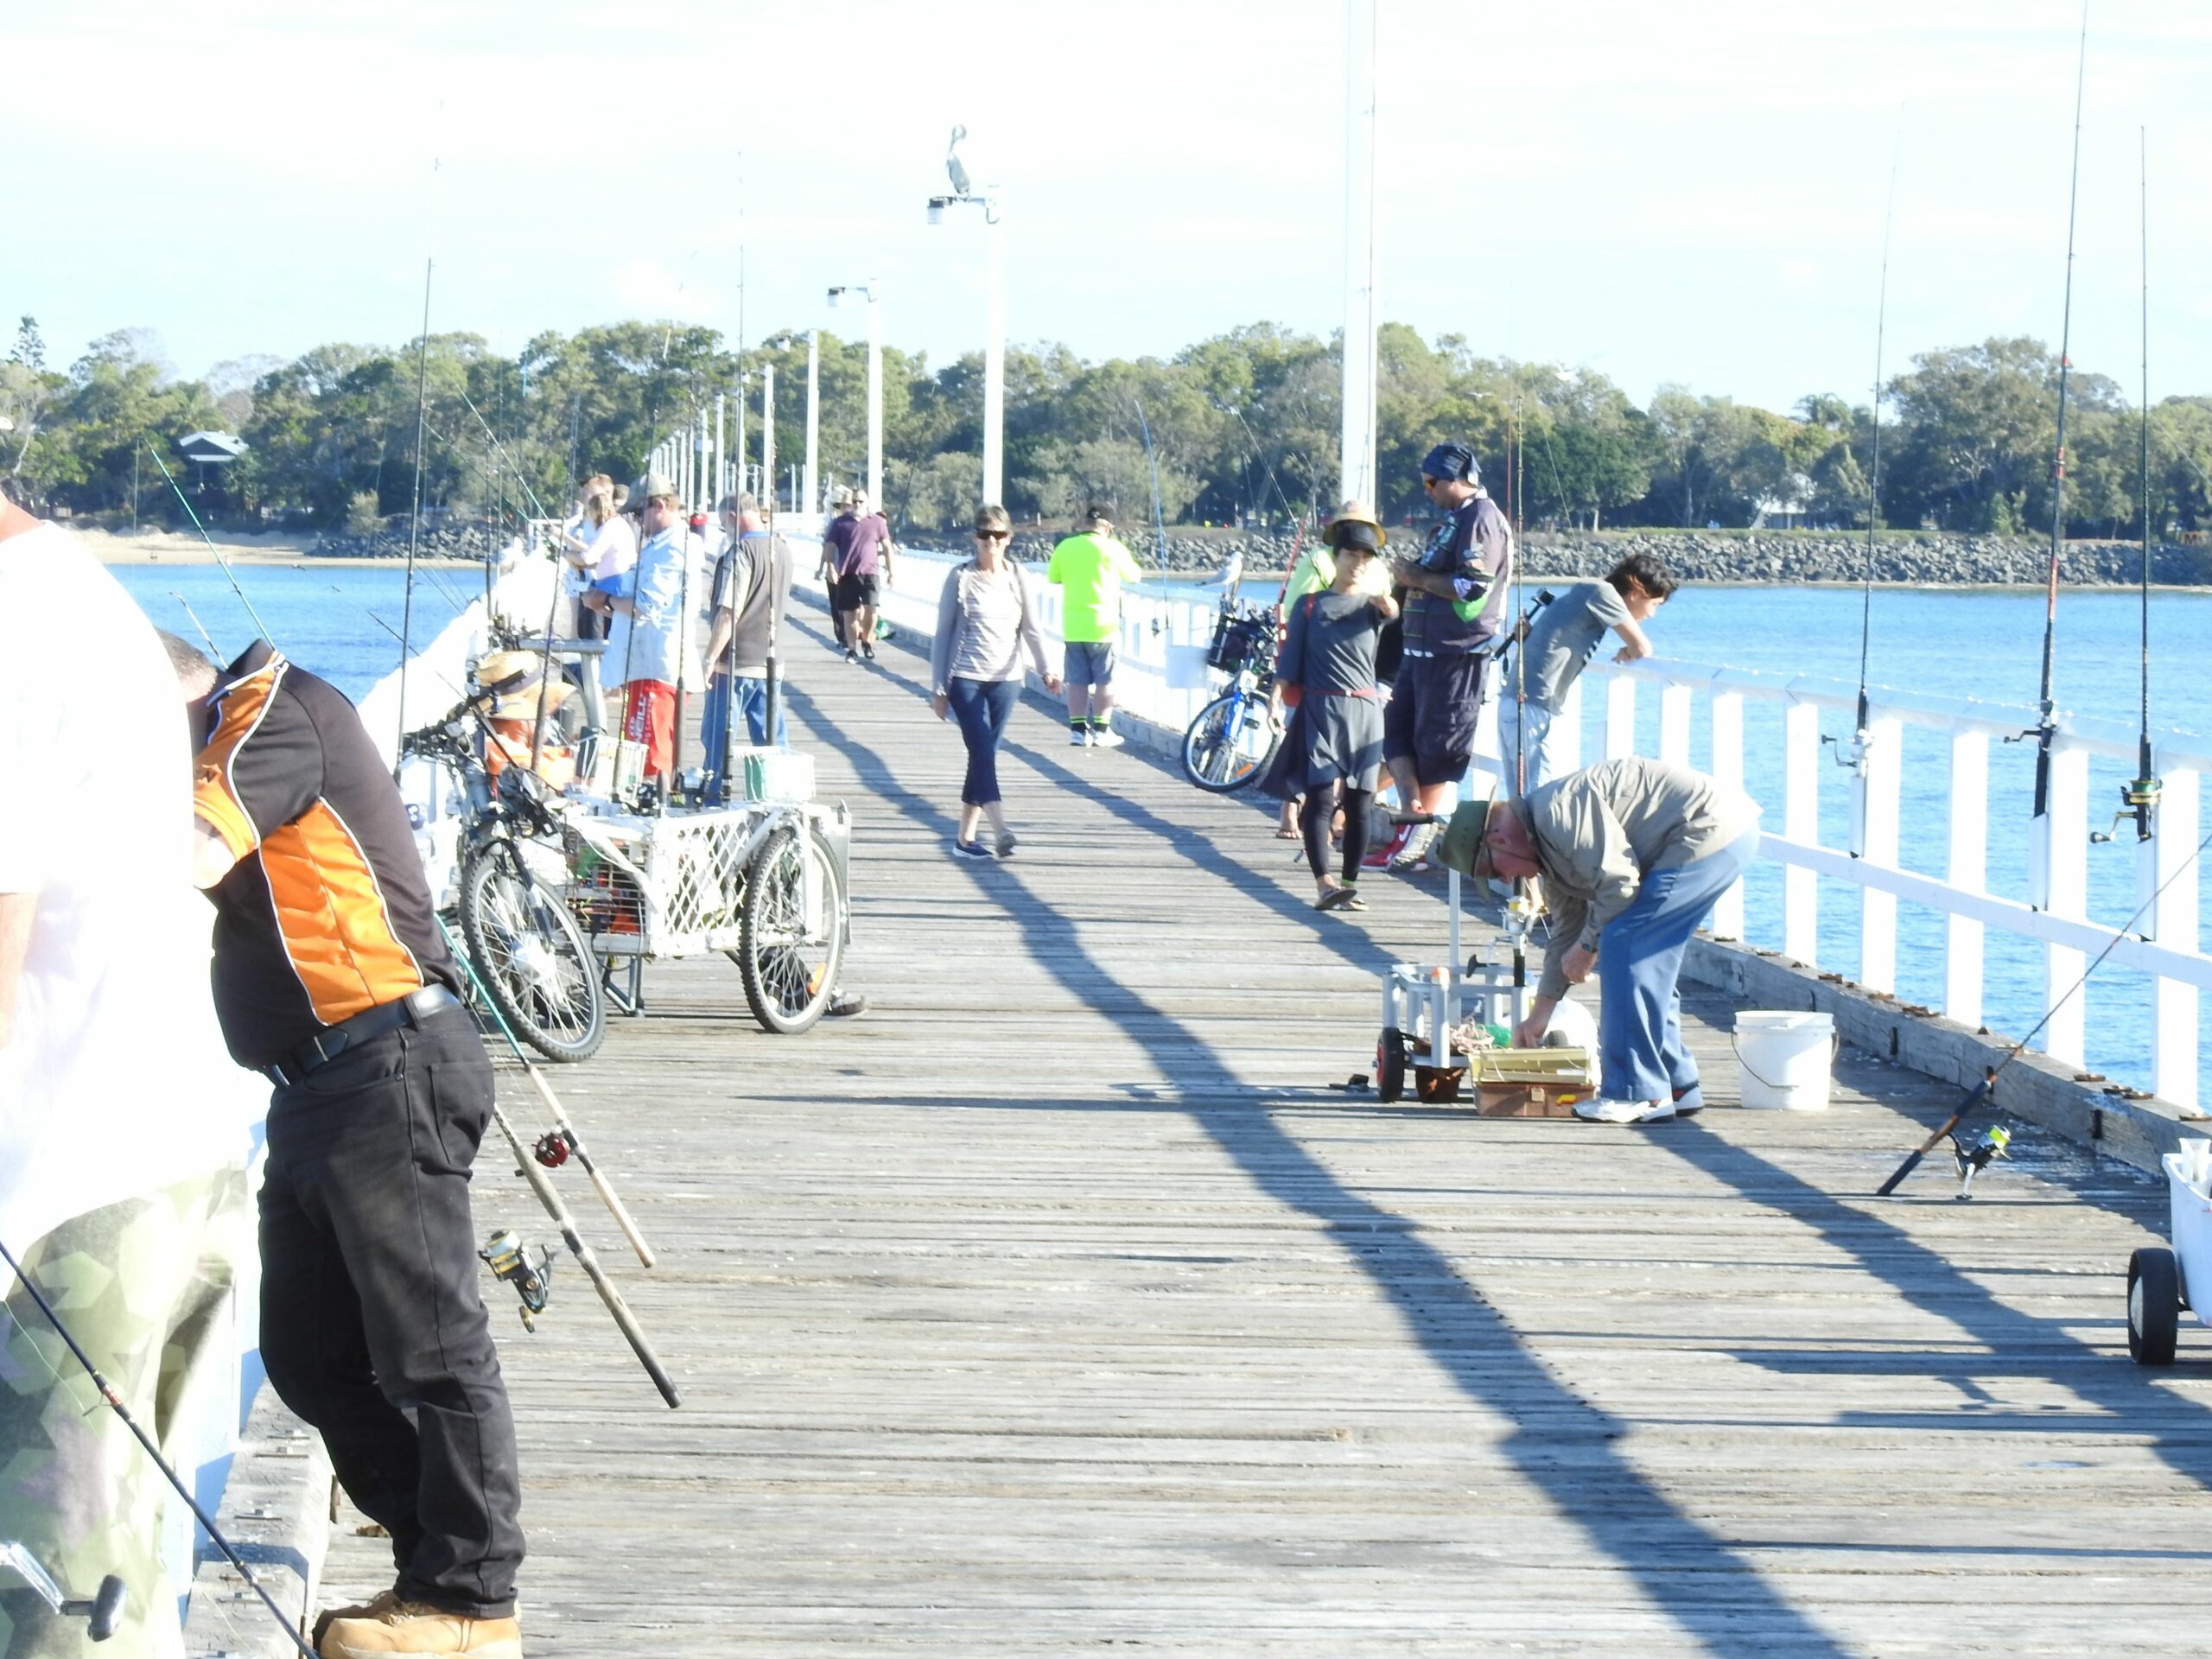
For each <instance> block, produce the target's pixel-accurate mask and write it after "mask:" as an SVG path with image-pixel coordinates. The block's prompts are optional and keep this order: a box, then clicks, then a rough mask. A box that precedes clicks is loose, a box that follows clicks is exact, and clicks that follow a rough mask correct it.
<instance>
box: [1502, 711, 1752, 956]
mask: <svg viewBox="0 0 2212 1659" xmlns="http://www.w3.org/2000/svg"><path fill="white" fill-rule="evenodd" d="M1518 810H1519V811H1520V813H1521V815H1522V822H1523V823H1526V824H1527V825H1528V827H1529V835H1530V836H1533V837H1534V838H1535V843H1536V862H1537V864H1538V865H1539V866H1540V867H1541V870H1542V872H1543V880H1544V903H1545V904H1546V906H1548V908H1549V909H1550V911H1551V914H1552V942H1551V946H1550V949H1549V950H1547V951H1546V952H1545V955H1544V976H1543V982H1542V983H1541V984H1540V985H1539V986H1538V987H1537V988H1536V989H1537V995H1541V996H1548V997H1553V998H1558V997H1561V996H1564V995H1567V973H1566V970H1565V968H1564V967H1563V965H1562V964H1563V963H1565V961H1566V958H1567V951H1568V950H1570V949H1572V948H1573V946H1575V945H1578V944H1579V945H1580V946H1581V947H1582V948H1583V949H1584V950H1596V949H1597V948H1598V936H1599V934H1600V933H1603V932H1604V931H1605V924H1606V923H1608V922H1610V921H1611V920H1612V919H1613V918H1614V917H1616V916H1618V915H1619V914H1620V913H1621V912H1623V911H1624V910H1626V909H1627V908H1628V907H1629V906H1630V905H1632V904H1634V903H1635V902H1636V896H1637V893H1638V892H1640V891H1641V890H1642V888H1643V878H1644V876H1645V875H1646V874H1649V872H1651V871H1653V870H1667V869H1673V868H1675V867H1676V866H1677V865H1682V864H1694V863H1695V862H1697V861H1698V860H1699V859H1700V858H1703V857H1705V856H1707V855H1708V854H1712V853H1717V852H1719V851H1720V850H1721V849H1723V848H1725V847H1727V846H1730V845H1732V843H1733V842H1736V841H1738V840H1739V839H1740V838H1741V837H1742V836H1744V835H1745V833H1747V832H1748V831H1750V830H1753V829H1758V823H1759V808H1758V802H1756V801H1754V800H1752V799H1751V797H1750V796H1748V795H1745V794H1744V793H1743V792H1742V791H1739V790H1734V789H1727V788H1724V787H1722V786H1721V785H1719V784H1717V783H1715V782H1714V781H1713V779H1710V778H1708V777H1707V776H1706V775H1705V774H1704V773H1703V772H1692V771H1691V770H1690V769H1689V768H1688V767H1687V766H1667V765H1665V764H1663V763H1662V762H1660V761H1657V760H1646V759H1645V758H1644V757H1643V756H1642V755H1630V756H1628V757H1626V758H1625V759H1623V760H1602V761H1600V762H1599V763H1598V764H1597V765H1596V766H1590V767H1587V768H1586V769H1585V770H1583V771H1581V772H1569V773H1568V774H1567V776H1566V777H1564V778H1561V779H1558V780H1557V781H1555V782H1554V783H1548V784H1544V785H1540V786H1539V787H1537V788H1535V789H1532V790H1530V791H1529V795H1528V798H1527V799H1526V800H1525V801H1523V802H1522V804H1521V805H1520V807H1519V809H1518Z"/></svg>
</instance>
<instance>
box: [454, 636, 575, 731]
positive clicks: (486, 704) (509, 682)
mask: <svg viewBox="0 0 2212 1659" xmlns="http://www.w3.org/2000/svg"><path fill="white" fill-rule="evenodd" d="M476 683H477V684H479V685H480V686H481V687H483V688H484V695H483V696H480V697H479V698H478V699H477V702H478V705H479V706H480V707H482V708H483V709H484V713H485V718H486V719H487V720H535V719H537V709H538V703H539V701H540V699H541V696H542V698H543V702H544V705H545V712H546V713H547V714H549V715H550V714H552V713H553V712H554V711H555V710H556V709H559V708H560V707H561V705H562V704H563V703H564V702H568V700H569V693H570V690H571V688H570V687H569V683H568V682H567V681H566V680H562V679H556V680H554V681H552V682H551V683H548V682H547V681H546V678H545V659H544V658H543V657H540V656H539V655H537V652H529V651H495V652H493V653H492V654H491V655H490V656H489V657H486V658H484V660H483V661H482V662H480V663H479V664H476Z"/></svg>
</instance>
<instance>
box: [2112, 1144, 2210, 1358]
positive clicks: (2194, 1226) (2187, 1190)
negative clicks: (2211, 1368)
mask: <svg viewBox="0 0 2212 1659" xmlns="http://www.w3.org/2000/svg"><path fill="white" fill-rule="evenodd" d="M2158 1162H2159V1164H2160V1166H2162V1167H2163V1168H2164V1171H2165V1174H2166V1199H2167V1203H2168V1205H2169V1207H2170V1210H2171V1222H2172V1231H2171V1235H2170V1236H2171V1238H2172V1239H2173V1248H2172V1249H2166V1248H2165V1247H2164V1246H2163V1245H2156V1244H2153V1245H2146V1246H2145V1247H2144V1248H2143V1249H2139V1250H2138V1251H2136V1252H2135V1254H2134V1255H2132V1256H2130V1257H2128V1259H2127V1351H2128V1354H2129V1356H2130V1357H2132V1358H2133V1360H2134V1361H2135V1363H2137V1364H2139V1365H2171V1364H2172V1363H2174V1349H2175V1346H2176V1344H2177V1343H2178V1341H2179V1340H2180V1336H2181V1315H2182V1312H2183V1309H2188V1310H2189V1311H2190V1312H2192V1313H2195V1314H2196V1317H2197V1319H2198V1320H2199V1321H2200V1322H2202V1324H2205V1325H2212V1310H2208V1309H2207V1308H2202V1307H2198V1306H2196V1305H2195V1304H2194V1303H2193V1302H2192V1301H2191V1300H2190V1285H2192V1284H2194V1285H2196V1287H2198V1289H2199V1290H2200V1291H2202V1292H2206V1293H2212V1141H2200V1140H2189V1141H2183V1142H2182V1143H2181V1149H2180V1150H2179V1151H2178V1152H2170V1153H2168V1154H2166V1155H2165V1156H2164V1157H2163V1158H2161V1159H2160V1160H2158ZM2207 1300H2208V1301H2212V1294H2208V1295H2207Z"/></svg>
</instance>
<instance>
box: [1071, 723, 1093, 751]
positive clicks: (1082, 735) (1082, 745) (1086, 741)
mask: <svg viewBox="0 0 2212 1659" xmlns="http://www.w3.org/2000/svg"><path fill="white" fill-rule="evenodd" d="M1068 747H1070V748H1071V749H1087V748H1089V747H1090V733H1089V732H1079V731H1077V729H1076V728H1074V727H1072V726H1071V727H1069V728H1068Z"/></svg>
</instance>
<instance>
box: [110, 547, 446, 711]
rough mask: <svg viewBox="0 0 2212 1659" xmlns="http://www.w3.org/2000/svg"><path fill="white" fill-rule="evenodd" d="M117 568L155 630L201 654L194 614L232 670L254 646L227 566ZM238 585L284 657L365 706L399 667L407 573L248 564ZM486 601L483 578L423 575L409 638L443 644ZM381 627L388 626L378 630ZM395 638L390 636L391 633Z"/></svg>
mask: <svg viewBox="0 0 2212 1659" xmlns="http://www.w3.org/2000/svg"><path fill="white" fill-rule="evenodd" d="M108 568H109V569H110V570H111V572H112V573H113V574H114V575H115V577H116V578H117V580H118V581H119V582H122V583H123V585H124V588H126V589H127V590H129V592H130V596H131V597H132V598H133V599H135V600H137V601H138V603H139V606H140V607H141V608H143V610H144V611H145V613H146V614H147V615H148V616H149V617H151V618H153V620H154V626H156V627H160V628H167V629H168V631H169V632H171V633H175V634H181V635H182V636H183V637H184V638H185V639H189V640H191V641H192V642H193V643H194V645H199V646H200V647H201V649H203V650H204V649H206V641H205V640H203V639H201V638H200V627H205V628H206V629H207V632H208V633H209V634H210V635H212V636H213V639H214V641H215V645H216V647H217V650H218V651H219V653H220V654H221V656H222V658H223V660H224V661H225V662H228V661H230V660H231V658H233V657H235V656H237V655H238V652H242V651H244V650H245V648H246V647H247V646H248V645H251V644H252V643H253V641H254V638H255V630H254V626H253V623H252V621H251V620H250V619H249V618H248V617H247V615H246V613H245V607H244V606H243V605H241V604H240V603H239V602H238V595H237V594H234V593H232V591H231V584H230V582H229V580H228V579H227V578H226V577H225V575H223V572H222V569H221V568H220V567H219V566H217V565H213V564H118V565H111V566H109V567H108ZM237 569H238V585H239V586H240V587H241V588H245V594H246V597H247V598H248V599H250V600H251V601H253V607H254V609H255V610H257V611H258V612H260V613H261V620H263V621H264V622H265V623H267V624H268V626H269V632H270V633H271V634H273V635H275V636H276V639H277V644H278V645H282V646H283V649H284V654H285V655H286V656H288V657H290V658H293V659H295V660H296V661H297V662H299V663H301V664H303V665H304V666H306V667H308V668H311V669H313V670H314V671H315V672H316V673H317V674H320V675H321V677H323V678H324V679H326V680H328V681H329V682H330V683H332V684H333V685H334V686H336V687H337V688H338V689H339V690H341V691H343V692H344V693H345V694H346V696H349V697H352V698H353V699H354V700H355V701H356V702H359V700H360V699H361V698H362V697H363V696H365V695H367V693H368V690H369V688H370V687H372V686H373V685H374V684H375V683H377V682H378V680H380V679H382V678H384V677H385V675H387V674H389V673H391V672H392V671H393V670H395V669H397V667H398V666H399V640H398V638H397V635H398V633H399V631H400V626H401V623H402V620H403V617H402V613H403V611H404V608H405V606H406V599H407V573H406V572H405V571H404V570H394V569H385V568H384V567H381V566H379V567H374V568H363V567H359V566H349V565H346V564H343V563H338V562H336V561H328V562H326V563H321V564H317V565H315V566H313V567H311V568H309V569H295V568H294V567H292V566H290V565H269V564H264V565H251V566H247V565H240V566H238V567H237ZM483 593H484V579H483V577H482V576H481V575H479V574H478V573H477V572H475V571H474V570H432V569H425V568H423V567H421V566H417V567H416V571H415V614H414V620H413V622H412V624H411V626H410V638H412V639H414V640H415V641H416V644H417V645H418V646H419V645H422V644H424V643H426V642H428V641H429V640H431V639H435V638H436V637H437V634H438V631H439V630H440V629H441V628H442V627H444V626H445V625H446V624H447V623H448V622H450V621H452V620H453V619H454V616H456V615H457V614H459V613H460V612H461V610H462V609H464V608H465V607H467V603H468V601H470V600H471V599H480V598H481V597H482V596H483ZM187 606H190V607H191V610H192V613H193V614H194V615H197V616H198V617H199V619H200V627H195V626H194V625H193V621H192V616H190V615H188V614H186V608H185V607H187ZM379 625H382V626H379ZM387 626H388V627H389V628H390V629H391V632H385V628H386V627H387Z"/></svg>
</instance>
